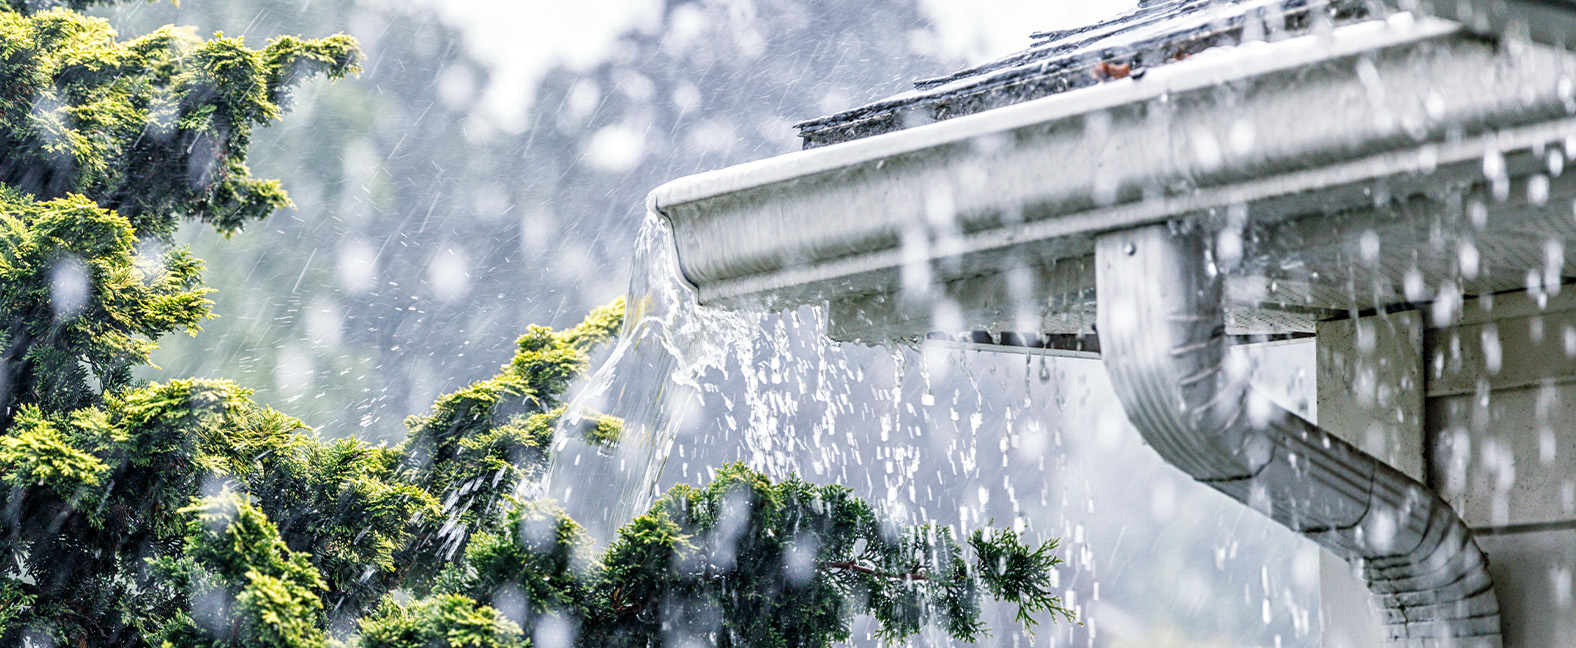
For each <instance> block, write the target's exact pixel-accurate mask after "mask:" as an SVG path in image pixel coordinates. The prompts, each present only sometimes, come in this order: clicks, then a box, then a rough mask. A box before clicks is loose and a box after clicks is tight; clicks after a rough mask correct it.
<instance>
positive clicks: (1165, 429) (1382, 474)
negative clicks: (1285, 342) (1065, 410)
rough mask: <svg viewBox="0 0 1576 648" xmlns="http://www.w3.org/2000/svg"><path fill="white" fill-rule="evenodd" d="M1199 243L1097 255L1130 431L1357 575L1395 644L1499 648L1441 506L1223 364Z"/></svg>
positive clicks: (1216, 276) (1187, 231)
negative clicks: (1325, 551)
mask: <svg viewBox="0 0 1576 648" xmlns="http://www.w3.org/2000/svg"><path fill="white" fill-rule="evenodd" d="M1207 240H1208V239H1207V238H1206V232H1204V231H1201V229H1200V228H1199V227H1198V226H1197V225H1187V224H1176V223H1173V224H1162V225H1151V226H1146V227H1140V228H1135V229H1129V230H1121V231H1117V232H1112V233H1109V234H1105V235H1102V236H1101V237H1100V238H1099V239H1098V241H1097V243H1096V246H1095V265H1096V282H1097V283H1096V285H1097V299H1098V303H1099V311H1098V313H1099V314H1098V322H1099V336H1100V347H1101V351H1102V353H1103V356H1104V361H1105V366H1106V369H1107V370H1108V371H1109V373H1110V376H1111V382H1112V384H1113V385H1114V386H1115V388H1116V393H1117V396H1118V398H1119V399H1120V400H1121V402H1122V405H1123V407H1124V408H1125V409H1126V411H1127V414H1128V419H1129V420H1131V421H1132V423H1133V425H1134V426H1136V427H1137V428H1138V431H1139V433H1140V434H1142V435H1143V437H1144V439H1145V441H1147V442H1148V443H1149V445H1150V446H1151V447H1153V448H1154V449H1155V450H1156V451H1158V452H1159V453H1160V455H1161V456H1162V457H1163V458H1164V459H1165V460H1166V461H1167V462H1169V463H1171V464H1172V465H1174V466H1176V467H1178V468H1180V469H1182V470H1183V471H1184V472H1186V473H1188V474H1189V475H1191V476H1192V477H1193V478H1194V479H1196V480H1198V481H1200V482H1203V483H1205V484H1208V485H1209V486H1210V487H1212V488H1214V489H1216V490H1218V491H1220V492H1222V493H1225V494H1226V495H1228V496H1230V497H1231V498H1232V499H1235V500H1237V501H1238V502H1242V503H1243V504H1246V505H1248V506H1250V507H1252V508H1254V509H1255V510H1258V511H1259V512H1261V513H1264V514H1266V515H1268V516H1270V517H1271V518H1272V519H1274V520H1275V521H1276V522H1279V523H1280V524H1282V525H1283V526H1285V527H1286V528H1288V529H1291V530H1292V531H1296V532H1298V533H1301V534H1302V535H1304V536H1306V537H1308V538H1309V539H1311V540H1313V541H1314V542H1316V543H1318V544H1319V545H1320V546H1322V547H1324V548H1326V549H1328V550H1330V551H1332V552H1334V553H1335V554H1336V555H1338V556H1340V557H1341V558H1342V559H1344V560H1346V561H1347V562H1350V563H1353V564H1354V565H1357V566H1360V567H1361V571H1362V575H1363V580H1364V581H1365V582H1366V583H1367V585H1368V589H1369V590H1370V591H1371V592H1373V593H1374V594H1375V595H1376V596H1377V597H1378V598H1379V600H1380V603H1381V605H1382V606H1383V608H1384V610H1383V617H1382V618H1383V620H1384V623H1385V624H1386V630H1387V632H1388V636H1389V638H1390V643H1391V645H1397V646H1406V647H1409V648H1442V647H1451V648H1456V647H1459V648H1478V647H1484V648H1500V646H1501V639H1500V623H1499V603H1498V600H1497V599H1496V598H1495V595H1494V583H1493V580H1492V579H1491V578H1490V576H1489V573H1488V563H1487V560H1486V558H1485V557H1484V555H1483V552H1482V550H1480V549H1479V548H1478V546H1477V543H1476V542H1475V541H1474V540H1473V539H1472V534H1471V531H1470V530H1469V529H1468V528H1467V526H1466V524H1465V523H1464V522H1463V521H1462V520H1461V518H1460V517H1458V516H1457V515H1456V514H1455V511H1453V510H1452V509H1451V508H1450V505H1449V504H1447V503H1445V501H1444V500H1443V499H1441V498H1440V497H1439V495H1438V494H1436V493H1434V492H1433V491H1431V490H1430V489H1429V488H1428V487H1427V486H1425V485H1423V484H1421V483H1419V482H1417V481H1416V480H1413V479H1412V478H1410V477H1407V476H1406V475H1405V474H1403V473H1401V472H1400V471H1399V470H1397V469H1395V468H1394V467H1392V466H1390V465H1389V464H1387V463H1385V462H1383V461H1380V460H1378V459H1376V458H1374V457H1372V456H1370V455H1368V454H1365V453H1364V452H1362V451H1361V450H1359V449H1357V448H1356V447H1355V446H1353V445H1351V444H1350V443H1347V442H1345V441H1343V440H1341V439H1340V438H1337V437H1336V436H1334V435H1333V434H1331V433H1329V432H1326V431H1325V430H1323V429H1320V428H1319V427H1318V426H1316V425H1314V424H1312V423H1309V422H1308V421H1306V420H1304V419H1302V418H1300V417H1298V416H1296V415H1295V414H1293V413H1291V412H1289V411H1287V410H1285V409H1282V408H1281V407H1279V406H1277V405H1275V404H1273V403H1271V402H1270V401H1269V399H1268V398H1267V397H1265V396H1263V395H1262V394H1259V393H1257V392H1255V391H1254V390H1253V389H1252V388H1251V387H1250V386H1249V385H1248V384H1247V378H1246V375H1244V374H1245V372H1241V371H1237V372H1233V371H1232V370H1231V368H1230V367H1229V366H1227V365H1226V363H1225V361H1226V354H1227V340H1226V336H1225V311H1224V309H1223V307H1222V300H1221V297H1222V279H1223V276H1222V275H1223V274H1224V273H1223V271H1221V270H1219V269H1218V268H1216V267H1214V265H1213V262H1212V261H1211V260H1210V257H1209V255H1208V254H1207V247H1206V241H1207Z"/></svg>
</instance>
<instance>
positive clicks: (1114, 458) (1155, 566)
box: [98, 0, 1319, 648]
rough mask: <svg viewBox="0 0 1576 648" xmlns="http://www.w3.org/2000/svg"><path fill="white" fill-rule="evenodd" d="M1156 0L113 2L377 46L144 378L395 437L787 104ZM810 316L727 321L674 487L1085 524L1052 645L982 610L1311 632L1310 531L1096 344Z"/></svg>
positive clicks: (1183, 631)
mask: <svg viewBox="0 0 1576 648" xmlns="http://www.w3.org/2000/svg"><path fill="white" fill-rule="evenodd" d="M1133 4H1134V2H1131V1H1117V2H1088V1H1080V0H1055V1H1050V0H1047V1H1042V2H1033V1H1030V0H1010V1H1009V0H1001V1H997V2H973V1H969V0H917V1H916V0H859V1H858V2H849V1H846V0H844V1H839V0H682V1H681V0H579V1H577V2H571V3H564V2H545V1H541V0H449V1H442V0H430V1H426V2H423V1H419V0H404V1H401V2H394V1H393V0H222V1H221V0H183V2H181V4H180V6H179V7H175V6H172V5H170V4H167V3H158V4H125V5H121V6H117V7H114V8H109V9H102V10H99V11H98V13H99V15H102V16H104V17H105V18H107V19H109V20H110V21H112V23H113V24H114V25H115V26H116V28H117V29H118V30H119V31H120V33H121V34H122V36H123V37H130V36H134V35H137V34H141V33H145V32H147V31H149V30H151V29H153V28H155V27H157V26H159V25H163V24H166V23H176V24H183V25H193V26H195V27H196V28H197V30H198V32H199V33H202V34H204V35H207V34H211V33H214V32H223V33H224V34H225V35H228V36H245V37H246V38H247V39H248V42H249V43H250V44H251V45H253V46H254V47H256V46H261V45H262V44H263V43H264V42H266V40H267V39H268V38H270V37H273V36H277V35H283V34H299V35H304V36H321V35H327V34H331V33H335V32H345V33H349V34H351V35H353V36H355V37H357V38H358V39H360V41H361V43H362V45H363V48H364V50H365V53H366V60H365V62H364V65H363V67H364V71H363V72H362V74H361V75H360V77H359V78H355V79H348V80H345V81H343V82H340V83H333V84H330V83H322V82H318V83H311V84H308V85H307V86H306V87H305V88H303V89H302V90H301V91H300V92H298V93H297V95H296V97H295V104H294V106H293V109H292V111H291V112H290V114H289V115H288V116H287V117H286V118H285V120H284V121H283V122H282V123H280V124H278V125H276V126H273V127H270V128H268V129H265V130H263V131H261V132H259V133H258V135H257V137H256V140H255V144H254V145H253V148H252V156H251V165H252V168H253V170H254V172H255V174H256V175H258V176H261V177H275V178H279V179H281V180H282V181H283V183H284V185H285V187H286V188H287V189H288V190H289V191H290V192H291V195H292V198H293V200H294V201H295V208H294V209H286V210H283V211H281V212H280V213H278V214H276V215H275V216H273V217H272V218H271V219H269V220H267V221H264V222H262V223H259V224H257V225H255V226H254V227H253V228H252V229H250V230H248V231H245V232H242V233H240V234H237V235H235V236H234V237H232V239H231V240H229V241H225V240H224V239H223V238H222V237H220V236H218V235H216V234H214V233H213V232H212V231H211V230H205V229H202V228H200V227H195V226H193V227H188V228H187V229H186V230H185V231H184V232H182V234H181V238H182V240H183V242H185V243H187V244H189V245H191V247H192V248H193V249H194V251H195V252H196V254H197V256H198V257H200V258H203V259H206V260H207V262H208V270H207V272H206V274H205V277H206V280H207V283H208V285H210V286H211V287H213V288H215V289H216V290H217V292H216V293H215V294H214V295H213V297H212V298H213V300H214V302H215V308H214V311H215V313H217V314H218V316H219V317H218V318H217V319H215V320H212V321H211V322H209V323H208V324H206V325H205V329H206V330H205V331H204V332H203V333H202V334H200V335H199V336H197V337H195V338H186V337H184V336H179V337H175V336H172V337H170V338H167V339H165V340H163V341H162V342H161V344H162V347H163V348H161V349H160V351H159V352H158V353H157V354H156V355H155V362H156V363H157V364H158V365H159V366H160V367H161V369H159V370H150V371H148V372H146V375H145V377H146V378H148V379H152V380H162V379H167V378H173V377H182V376H202V377H222V378H229V379H233V380H236V381H237V382H239V383H241V384H242V385H244V386H246V387H248V388H251V389H253V390H255V392H256V397H257V399H258V400H259V401H260V402H263V403H265V404H268V405H270V406H273V407H275V408H276V409H279V410H281V411H283V412H286V413H289V414H291V415H294V416H297V417H300V418H302V419H304V420H305V421H306V422H307V423H308V424H309V425H311V426H313V427H314V428H315V429H317V431H318V432H319V433H320V434H322V435H324V436H330V437H333V436H347V435H356V436H361V437H363V438H367V439H371V440H374V441H379V440H381V441H388V442H398V441H399V440H400V439H402V438H403V435H404V426H403V424H402V421H403V419H404V418H405V417H406V416H409V415H412V414H419V413H422V412H424V411H426V410H427V408H428V407H429V406H430V405H431V403H432V400H433V399H434V398H435V397H436V396H438V395H439V394H442V393H446V392H448V391H452V390H455V389H457V388H459V387H461V386H463V385H465V384H468V383H470V382H472V381H475V380H478V379H481V378H485V377H488V376H491V375H493V374H494V373H495V372H496V371H497V369H498V366H499V365H500V364H502V363H504V362H506V361H507V360H508V358H509V357H510V355H511V354H512V352H513V341H514V339H515V337H517V336H518V335H519V334H520V333H521V332H523V330H524V329H525V327H526V326H527V325H529V324H544V325H551V326H566V325H571V324H573V323H576V322H578V321H579V320H580V318H581V317H583V315H584V314H585V313H586V312H587V311H588V310H589V309H590V308H592V307H593V306H596V305H598V304H601V303H605V302H607V301H609V300H611V299H612V298H614V297H616V296H618V295H621V294H623V293H624V292H625V291H626V289H627V287H628V286H629V284H630V279H631V261H632V250H633V249H634V244H635V239H636V235H637V232H638V231H639V229H640V224H641V221H642V218H643V217H644V198H645V195H646V193H647V192H648V191H649V190H650V189H652V188H653V187H655V186H657V185H658V184H661V183H662V182H665V181H667V180H670V179H673V178H676V177H680V176H684V175H688V174H691V173H695V172H699V171H705V170H710V169H716V168H721V167H725V166H729V165H732V164H737V163H741V162H746V161H750V160H756V159H761V158H766V157H770V156H774V155H779V154H782V153H786V152H789V151H793V150H796V149H797V148H799V140H798V138H797V135H796V133H795V131H794V129H793V128H792V124H794V123H795V122H797V121H801V120H805V119H809V118H813V117H817V116H820V115H824V114H828V113H831V112H835V111H838V110H842V109H846V108H851V107H854V106H857V105H860V104H862V103H865V102H868V101H872V100H875V99H879V98H882V97H885V96H889V95H892V94H895V93H898V92H901V91H903V90H906V89H908V88H909V87H910V84H911V82H912V81H913V80H915V79H918V78H923V77H927V76H934V75H937V74H942V73H946V72H950V71H952V70H955V69H958V68H960V67H963V66H965V65H968V64H975V63H980V62H983V61H986V60H989V59H990V58H993V57H996V56H1000V55H1003V54H1006V53H1009V52H1012V51H1015V50H1017V49H1020V48H1022V47H1024V46H1026V45H1028V42H1029V40H1028V34H1029V33H1030V32H1031V31H1036V30H1045V29H1058V28H1067V27H1074V26H1078V25H1083V24H1088V23H1090V22H1093V21H1098V20H1100V19H1101V18H1104V17H1108V16H1111V15H1115V14H1117V13H1120V12H1121V11H1123V10H1125V9H1128V8H1130V7H1131V6H1132V5H1133ZM813 319H814V317H813V313H808V314H807V313H805V312H801V313H795V314H787V315H781V316H778V315H769V316H763V317H759V318H756V319H755V320H753V321H752V322H753V323H752V324H751V325H752V326H754V327H755V332H754V335H755V336H756V337H755V340H756V341H755V342H753V343H738V344H735V345H734V347H735V351H734V353H733V355H732V357H731V358H730V359H729V360H728V361H727V362H724V363H722V364H721V365H720V367H719V368H718V369H716V370H714V371H711V372H710V374H708V376H707V377H706V380H705V381H703V385H702V389H700V390H698V392H699V393H698V394H697V396H696V397H697V399H698V402H699V404H700V406H699V407H698V408H696V414H695V415H692V416H689V417H687V418H686V419H685V423H684V425H683V426H682V427H681V429H680V430H679V433H678V437H677V441H676V452H675V454H674V455H673V456H671V457H669V458H668V459H667V462H666V463H665V464H664V465H662V466H661V467H660V468H661V470H660V478H659V479H658V482H659V484H660V485H661V486H663V487H665V486H666V485H668V484H672V483H679V482H690V483H698V482H700V481H703V480H704V478H705V476H706V475H707V471H706V467H708V466H715V465H717V464H718V463H720V462H722V461H729V460H743V461H746V462H749V463H751V464H752V465H755V466H756V467H758V468H762V469H767V470H770V471H771V472H772V473H773V474H774V475H775V476H779V477H781V476H784V475H786V474H790V473H795V474H799V475H802V476H805V477H806V478H808V479H811V480H812V481H817V482H838V483H843V484H845V485H848V486H850V487H851V488H854V489H855V490H856V491H857V492H859V493H860V494H861V495H864V496H866V497H870V498H872V499H875V500H877V501H880V502H884V503H886V504H887V505H888V508H889V509H890V510H893V511H895V512H896V513H897V514H899V515H901V516H904V517H906V518H909V519H911V520H921V519H923V520H933V521H937V522H939V523H942V524H951V525H961V526H963V527H965V528H967V527H972V526H978V525H980V524H988V523H992V522H994V523H997V524H1001V525H1006V524H1013V525H1016V526H1019V527H1020V528H1023V529H1025V530H1026V532H1027V533H1029V534H1030V536H1031V537H1035V538H1040V539H1043V538H1048V537H1060V538H1062V539H1063V547H1062V549H1061V552H1062V555H1063V557H1064V558H1065V559H1067V561H1068V564H1067V565H1066V566H1065V567H1064V569H1063V570H1062V573H1061V579H1060V582H1058V583H1056V584H1055V585H1056V587H1057V588H1059V589H1060V590H1062V591H1063V592H1065V596H1066V597H1067V599H1068V601H1069V602H1070V603H1072V604H1073V605H1074V606H1075V607H1076V608H1077V609H1078V610H1079V611H1080V615H1081V618H1082V619H1083V620H1084V624H1083V625H1081V626H1076V625H1067V624H1062V625H1060V626H1055V627H1042V628H1040V629H1039V630H1038V632H1036V633H1034V634H1030V633H1027V632H1024V631H1021V630H1017V629H1015V628H1016V625H1015V624H1014V623H1013V622H1012V613H1011V611H1010V610H1000V609H991V610H989V611H988V616H987V619H988V620H989V621H990V622H991V624H992V626H993V627H994V628H995V629H996V631H997V636H996V637H994V638H992V639H988V640H986V643H987V644H992V645H1013V646H1020V645H1022V646H1028V645H1035V646H1111V647H1128V646H1132V647H1136V646H1155V647H1165V646H1189V647H1202V646H1265V647H1271V646H1273V647H1275V648H1280V647H1281V646H1313V645H1317V643H1318V641H1317V637H1318V626H1319V620H1318V618H1317V617H1318V600H1317V589H1318V586H1317V585H1318V574H1317V571H1318V568H1317V566H1318V560H1317V551H1316V550H1315V549H1314V548H1313V547H1312V545H1310V544H1307V543H1305V542H1303V541H1302V540H1300V539H1298V538H1296V537H1295V536H1293V535H1292V534H1290V533H1289V532H1286V531H1284V530H1281V529H1280V528H1278V527H1276V526H1275V525H1273V524H1270V523H1268V522H1267V521H1266V520H1264V519H1262V518H1261V517H1260V516H1257V515H1256V514H1253V513H1251V512H1248V511H1247V509H1246V508H1244V507H1241V506H1238V505H1236V504H1235V503H1233V502H1230V501H1229V500H1227V499H1226V498H1225V497H1223V496H1220V495H1218V494H1216V493H1214V492H1213V491H1210V490H1208V489H1206V488H1203V487H1201V486H1198V485H1196V484H1194V483H1192V482H1191V481H1189V480H1188V479H1186V477H1185V476H1183V475H1182V474H1181V473H1179V472H1177V471H1176V470H1174V469H1172V468H1170V467H1167V466H1165V465H1164V464H1163V463H1162V462H1161V461H1160V460H1159V459H1158V458H1157V457H1155V456H1154V454H1153V453H1152V452H1151V451H1149V449H1148V448H1145V447H1143V445H1142V443H1141V441H1140V439H1139V438H1138V436H1137V434H1136V433H1135V432H1134V431H1133V430H1132V429H1131V428H1130V427H1129V426H1128V424H1127V422H1126V420H1125V418H1124V417H1123V416H1122V415H1121V409H1120V407H1119V406H1118V405H1117V403H1116V401H1115V397H1114V395H1113V394H1111V390H1110V386H1109V384H1108V383H1107V382H1106V379H1105V375H1104V372H1103V370H1102V369H1101V368H1100V366H1099V364H1098V362H1096V361H1089V360H1067V359H1041V358H1026V357H1024V356H1004V355H995V354H983V353H978V352H961V351H959V352H951V353H944V354H942V356H940V357H938V356H936V355H935V354H934V353H932V352H921V351H917V350H913V349H895V350H894V349H871V348H864V347H857V346H856V345H841V346H845V347H850V348H840V347H839V345H831V344H830V343H827V342H825V341H824V340H822V339H821V338H820V337H819V335H818V332H817V330H816V326H817V323H816V322H814V321H810V320H813ZM801 326H804V327H806V330H807V331H808V332H801V331H799V330H798V329H800V327H801ZM736 342H737V341H736ZM740 348H742V349H743V351H739V349H740ZM829 352H830V353H834V354H835V355H836V357H835V358H834V359H833V361H832V365H833V366H832V369H830V370H829V369H828V367H829V365H828V359H827V353H829ZM1252 358H1253V359H1254V364H1255V366H1256V367H1257V371H1258V374H1259V377H1260V380H1259V382H1260V383H1261V385H1262V386H1265V387H1267V388H1268V389H1269V390H1271V391H1272V392H1274V393H1276V394H1278V395H1279V397H1280V398H1282V399H1283V400H1284V402H1285V403H1286V404H1287V405H1288V406H1289V407H1292V408H1293V409H1295V410H1298V411H1302V412H1306V413H1308V415H1310V416H1313V415H1314V414H1315V413H1314V412H1312V411H1310V410H1311V408H1312V401H1313V398H1312V394H1313V384H1312V378H1311V376H1312V364H1313V363H1312V350H1311V345H1300V346H1299V345H1292V346H1280V347H1273V348H1266V349H1258V350H1255V351H1253V352H1252ZM829 371H831V372H832V373H835V374H836V376H835V377H833V378H830V379H829V378H827V377H826V374H827V373H828V372H829ZM751 376H757V377H759V379H755V378H751ZM746 383H747V384H746ZM807 385H808V387H807ZM763 439H767V440H770V439H776V442H774V443H773V442H767V441H763ZM763 444H764V445H763ZM938 641H940V640H939V639H937V638H936V637H934V636H930V635H924V636H921V637H918V638H916V639H915V642H916V643H917V644H921V645H926V644H930V643H935V642H938ZM860 643H862V644H869V643H871V641H869V640H868V639H864V640H861V642H860Z"/></svg>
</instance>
